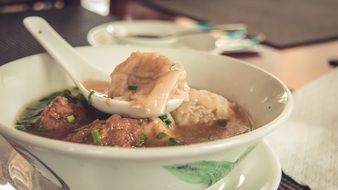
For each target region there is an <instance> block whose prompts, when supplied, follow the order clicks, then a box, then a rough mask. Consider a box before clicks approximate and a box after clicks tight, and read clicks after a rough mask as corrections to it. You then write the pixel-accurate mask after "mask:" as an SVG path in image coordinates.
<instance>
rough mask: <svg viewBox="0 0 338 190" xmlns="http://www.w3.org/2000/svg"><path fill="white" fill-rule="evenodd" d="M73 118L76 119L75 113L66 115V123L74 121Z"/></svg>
mask: <svg viewBox="0 0 338 190" xmlns="http://www.w3.org/2000/svg"><path fill="white" fill-rule="evenodd" d="M75 120H76V117H75V115H73V114H71V115H68V116H67V117H66V121H67V123H74V122H75Z"/></svg>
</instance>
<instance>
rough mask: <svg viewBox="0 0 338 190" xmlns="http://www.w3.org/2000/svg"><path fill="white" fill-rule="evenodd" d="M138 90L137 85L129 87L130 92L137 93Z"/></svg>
mask: <svg viewBox="0 0 338 190" xmlns="http://www.w3.org/2000/svg"><path fill="white" fill-rule="evenodd" d="M137 89H138V86H136V85H128V90H130V91H136V90H137Z"/></svg>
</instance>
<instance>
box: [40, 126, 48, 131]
mask: <svg viewBox="0 0 338 190" xmlns="http://www.w3.org/2000/svg"><path fill="white" fill-rule="evenodd" d="M38 131H39V132H46V131H48V128H47V127H46V126H45V125H44V124H40V126H39V128H38Z"/></svg>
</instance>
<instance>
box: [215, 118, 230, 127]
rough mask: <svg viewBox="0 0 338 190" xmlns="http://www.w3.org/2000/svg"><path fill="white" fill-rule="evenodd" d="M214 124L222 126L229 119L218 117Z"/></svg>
mask: <svg viewBox="0 0 338 190" xmlns="http://www.w3.org/2000/svg"><path fill="white" fill-rule="evenodd" d="M214 124H215V125H217V126H220V127H225V126H226V125H227V124H228V120H226V119H217V120H216V121H215V123H214Z"/></svg>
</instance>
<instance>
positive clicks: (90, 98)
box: [88, 90, 95, 105]
mask: <svg viewBox="0 0 338 190" xmlns="http://www.w3.org/2000/svg"><path fill="white" fill-rule="evenodd" d="M94 94H95V91H93V90H91V91H90V92H89V94H88V103H89V104H90V105H91V104H92V103H93V101H92V96H93V95H94Z"/></svg>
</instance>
